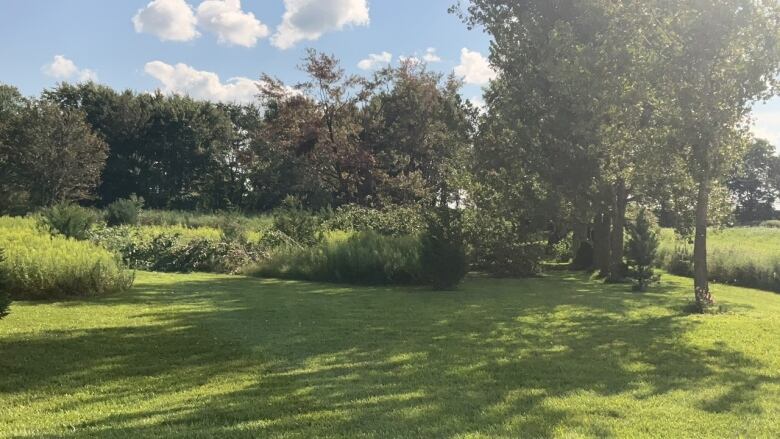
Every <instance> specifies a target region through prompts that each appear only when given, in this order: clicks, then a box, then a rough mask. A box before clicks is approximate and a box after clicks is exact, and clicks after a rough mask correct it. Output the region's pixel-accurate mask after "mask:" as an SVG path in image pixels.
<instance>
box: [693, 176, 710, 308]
mask: <svg viewBox="0 0 780 439" xmlns="http://www.w3.org/2000/svg"><path fill="white" fill-rule="evenodd" d="M709 201H710V182H709V179H707V178H705V179H704V181H703V182H701V183H699V193H698V196H697V199H696V238H695V240H694V243H693V285H694V291H695V295H696V305H697V306H698V307H699V309H701V310H704V309H706V308H707V307H709V306H711V305H713V304H714V303H715V299H714V298H713V297H712V294H711V293H710V286H709V279H708V273H707V216H708V211H709Z"/></svg>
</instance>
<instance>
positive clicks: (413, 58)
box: [398, 55, 422, 64]
mask: <svg viewBox="0 0 780 439" xmlns="http://www.w3.org/2000/svg"><path fill="white" fill-rule="evenodd" d="M398 60H399V61H401V62H402V63H404V64H406V63H409V64H420V63H421V62H422V60H421V59H420V58H418V57H416V56H403V55H401V56H399V57H398Z"/></svg>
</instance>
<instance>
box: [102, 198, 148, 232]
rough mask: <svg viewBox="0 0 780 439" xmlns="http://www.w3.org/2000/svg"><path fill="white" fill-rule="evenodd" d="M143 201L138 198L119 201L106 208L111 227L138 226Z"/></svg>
mask: <svg viewBox="0 0 780 439" xmlns="http://www.w3.org/2000/svg"><path fill="white" fill-rule="evenodd" d="M142 208H143V200H141V199H140V198H137V197H131V198H128V199H119V200H116V201H114V202H113V203H111V204H109V205H108V206H106V222H107V223H108V225H109V226H124V225H135V224H138V217H139V216H140V214H141V210H142Z"/></svg>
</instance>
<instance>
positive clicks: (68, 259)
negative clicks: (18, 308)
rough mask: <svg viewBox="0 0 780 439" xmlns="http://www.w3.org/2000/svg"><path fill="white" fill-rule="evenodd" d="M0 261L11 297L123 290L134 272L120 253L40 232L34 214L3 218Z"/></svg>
mask: <svg viewBox="0 0 780 439" xmlns="http://www.w3.org/2000/svg"><path fill="white" fill-rule="evenodd" d="M0 247H2V248H3V249H4V253H5V260H4V261H3V262H2V263H0V272H3V273H4V276H5V279H4V282H5V288H6V290H7V291H8V292H9V293H10V294H11V296H12V297H18V298H24V299H44V298H56V297H77V296H78V297H83V296H98V295H103V294H110V293H115V292H120V291H124V290H126V289H128V288H129V287H130V286H131V285H132V283H133V277H134V276H133V273H132V272H130V271H128V270H127V269H126V268H125V266H124V264H122V263H121V261H120V260H119V258H118V257H117V256H115V255H114V254H112V253H111V252H109V251H108V250H106V249H103V248H100V247H98V246H96V245H94V244H92V243H90V242H84V241H75V240H73V239H68V238H65V237H63V236H59V235H55V236H51V235H49V234H45V233H41V232H40V231H39V230H37V228H36V226H35V221H34V220H17V219H6V218H0Z"/></svg>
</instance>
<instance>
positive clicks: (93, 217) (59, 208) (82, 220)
mask: <svg viewBox="0 0 780 439" xmlns="http://www.w3.org/2000/svg"><path fill="white" fill-rule="evenodd" d="M98 223H100V214H99V213H98V212H96V211H95V210H93V209H88V208H86V207H81V206H79V205H77V204H72V203H58V204H55V205H54V206H52V207H49V208H46V209H43V210H41V216H40V224H41V226H42V227H43V228H44V229H46V230H48V231H50V232H51V233H54V234H59V235H63V236H65V237H68V238H73V239H78V240H79V241H83V240H86V239H88V238H89V232H90V231H91V230H92V228H93V227H95V226H96V225H97V224H98Z"/></svg>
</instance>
